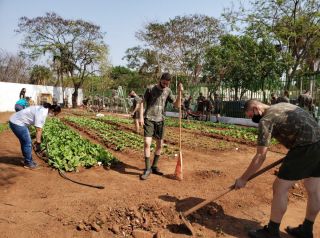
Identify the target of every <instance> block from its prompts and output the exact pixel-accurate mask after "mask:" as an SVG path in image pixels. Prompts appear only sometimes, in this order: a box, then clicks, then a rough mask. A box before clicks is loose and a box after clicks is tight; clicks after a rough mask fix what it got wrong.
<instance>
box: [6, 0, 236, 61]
mask: <svg viewBox="0 0 320 238" xmlns="http://www.w3.org/2000/svg"><path fill="white" fill-rule="evenodd" d="M232 2H234V3H235V4H236V3H237V0H86V1H85V0H0V49H2V50H5V51H7V52H10V53H17V52H18V50H19V43H20V42H21V39H22V36H21V35H17V33H15V32H14V30H15V29H16V28H17V25H18V19H19V18H20V17H22V16H27V17H29V18H32V17H37V16H44V14H45V13H46V12H55V13H57V14H58V15H60V16H61V17H63V18H66V19H83V20H86V21H90V22H92V23H94V24H97V25H99V26H101V29H102V31H103V32H106V35H105V42H106V44H107V45H108V46H109V49H110V61H111V63H112V64H113V65H125V64H126V61H124V60H122V57H123V56H124V54H125V51H126V49H128V48H130V47H133V46H136V45H138V44H139V41H138V40H136V38H135V32H136V31H138V30H139V29H142V28H143V26H144V25H145V24H147V23H148V22H150V21H154V20H157V21H160V22H165V21H168V20H169V19H170V18H174V17H175V16H178V15H185V14H205V15H208V16H213V17H216V18H219V16H220V14H221V13H222V12H223V9H224V8H225V7H230V6H231V4H232Z"/></svg>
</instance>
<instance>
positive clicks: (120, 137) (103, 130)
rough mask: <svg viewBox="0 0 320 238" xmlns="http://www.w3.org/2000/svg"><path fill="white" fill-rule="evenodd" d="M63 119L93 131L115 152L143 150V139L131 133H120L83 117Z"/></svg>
mask: <svg viewBox="0 0 320 238" xmlns="http://www.w3.org/2000/svg"><path fill="white" fill-rule="evenodd" d="M65 119H66V121H69V122H72V123H75V124H77V125H79V126H81V127H84V128H88V129H91V130H94V131H95V132H97V133H98V135H99V136H100V137H101V138H102V139H103V140H104V141H105V142H106V143H108V144H111V145H113V146H114V148H115V150H119V151H122V150H124V149H126V148H131V149H136V150H140V149H143V144H144V142H143V138H142V137H141V136H139V135H137V134H135V133H133V132H126V131H121V130H119V129H118V128H117V127H116V126H114V125H110V124H107V123H104V122H102V121H97V120H94V119H90V118H85V117H66V118H65ZM120 120H121V119H120Z"/></svg>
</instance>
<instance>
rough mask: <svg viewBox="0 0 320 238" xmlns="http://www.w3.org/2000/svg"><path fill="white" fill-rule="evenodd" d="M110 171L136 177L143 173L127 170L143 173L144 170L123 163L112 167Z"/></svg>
mask: <svg viewBox="0 0 320 238" xmlns="http://www.w3.org/2000/svg"><path fill="white" fill-rule="evenodd" d="M105 169H107V168H105ZM108 169H109V168H108ZM110 169H112V170H114V171H117V172H118V173H121V174H129V175H135V176H137V175H140V174H141V172H140V173H138V172H131V171H127V170H128V169H133V170H138V171H143V170H142V169H140V168H138V167H135V166H132V165H129V164H126V163H124V162H122V161H120V162H118V163H116V164H113V165H111V167H110Z"/></svg>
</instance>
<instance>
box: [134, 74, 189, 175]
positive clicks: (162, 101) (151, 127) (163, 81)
mask: <svg viewBox="0 0 320 238" xmlns="http://www.w3.org/2000/svg"><path fill="white" fill-rule="evenodd" d="M170 81H171V75H170V74H169V73H163V74H162V76H161V78H160V80H159V82H158V84H155V85H151V86H150V87H148V88H147V90H146V91H145V94H144V97H143V101H142V102H141V109H140V115H141V116H140V125H143V129H144V159H145V170H144V173H143V174H142V175H141V176H140V179H141V180H146V179H147V178H148V177H149V175H150V174H151V173H153V174H157V175H163V173H162V172H161V171H160V170H159V168H158V161H159V157H160V154H161V149H162V146H163V136H164V117H165V107H166V104H167V102H170V103H173V105H174V106H175V107H176V108H179V107H181V95H182V91H183V86H182V84H181V83H179V84H178V92H179V93H178V96H177V99H176V100H175V98H174V96H173V94H172V91H171V89H170V88H169V85H170ZM144 107H145V110H143V109H144ZM143 112H144V113H143ZM142 113H143V114H142ZM152 138H155V139H156V148H155V154H154V159H153V163H152V166H151V165H150V149H151V143H152Z"/></svg>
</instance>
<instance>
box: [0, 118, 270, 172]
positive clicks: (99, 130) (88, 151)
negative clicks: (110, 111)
mask: <svg viewBox="0 0 320 238" xmlns="http://www.w3.org/2000/svg"><path fill="white" fill-rule="evenodd" d="M64 120H65V121H66V122H71V123H73V124H76V125H77V126H79V127H81V128H84V129H86V130H90V131H93V132H94V133H96V134H97V135H98V136H99V137H100V138H102V139H103V141H104V142H106V144H110V145H112V147H111V148H112V149H114V150H118V151H123V150H125V149H133V150H142V149H143V144H144V142H143V137H142V136H140V135H138V134H136V133H133V132H130V131H126V130H121V129H119V128H118V127H117V125H121V124H132V120H131V119H126V118H118V117H114V116H105V117H102V118H99V119H98V120H97V119H92V118H88V117H79V116H68V117H65V118H64ZM165 124H166V126H169V127H178V126H179V121H178V120H177V119H174V118H166V120H165ZM182 127H183V128H186V129H190V130H198V131H203V132H206V133H212V134H218V135H222V136H229V137H233V138H237V139H243V140H247V141H256V138H257V129H256V128H248V127H241V126H236V125H227V124H222V123H212V122H199V121H183V122H182ZM2 128H5V126H3V127H0V131H1V130H2ZM272 143H273V144H275V143H276V141H272ZM42 146H43V147H46V148H47V151H46V152H47V156H48V159H49V160H48V163H49V165H52V166H53V167H55V168H57V169H60V170H65V171H74V170H76V169H77V167H79V166H84V167H91V166H94V165H96V164H97V163H98V162H101V164H103V165H105V166H110V165H111V164H112V163H114V162H117V159H116V158H115V157H114V156H113V155H112V153H110V152H109V151H107V150H105V149H104V148H103V147H102V146H100V145H97V144H93V143H91V142H90V141H89V140H87V139H84V138H82V137H81V136H80V135H79V134H78V133H76V132H75V131H73V130H71V129H70V127H68V126H66V125H65V124H64V123H63V122H61V121H60V120H59V119H56V118H53V119H48V120H47V122H46V125H45V128H44V131H43V142H42ZM154 146H155V145H154V144H153V145H152V147H153V148H154ZM164 149H165V151H164V153H166V154H169V155H170V154H172V153H176V151H175V150H173V149H171V150H170V149H168V147H165V148H164Z"/></svg>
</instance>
